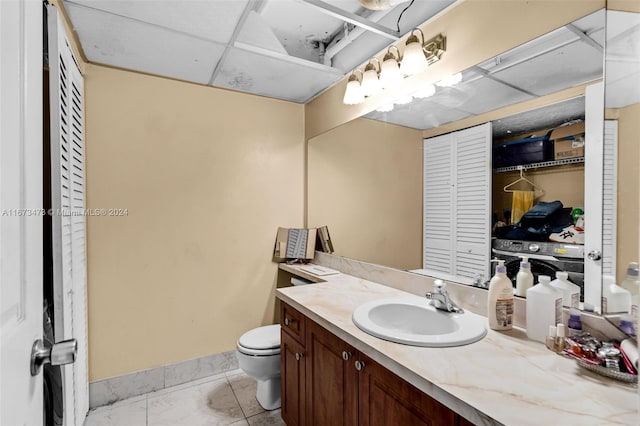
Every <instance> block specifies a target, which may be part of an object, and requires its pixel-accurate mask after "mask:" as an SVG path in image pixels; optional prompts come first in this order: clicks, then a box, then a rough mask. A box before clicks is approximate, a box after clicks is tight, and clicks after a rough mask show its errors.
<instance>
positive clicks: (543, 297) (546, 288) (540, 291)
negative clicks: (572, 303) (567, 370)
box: [527, 275, 562, 343]
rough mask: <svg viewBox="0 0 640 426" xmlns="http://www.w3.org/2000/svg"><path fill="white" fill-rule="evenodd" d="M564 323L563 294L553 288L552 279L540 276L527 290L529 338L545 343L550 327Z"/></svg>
mask: <svg viewBox="0 0 640 426" xmlns="http://www.w3.org/2000/svg"><path fill="white" fill-rule="evenodd" d="M561 322H562V292H561V291H559V290H558V289H556V288H555V287H552V286H551V277H550V276H548V275H540V276H539V277H538V284H536V285H534V286H533V287H531V288H530V289H529V290H527V337H529V339H532V340H537V341H538V342H541V343H545V341H546V337H547V331H548V330H549V326H550V325H556V324H558V323H561Z"/></svg>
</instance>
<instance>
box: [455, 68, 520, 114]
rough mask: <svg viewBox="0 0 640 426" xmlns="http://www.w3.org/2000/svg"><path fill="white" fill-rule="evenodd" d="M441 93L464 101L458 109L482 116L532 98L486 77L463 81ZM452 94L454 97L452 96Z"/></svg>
mask: <svg viewBox="0 0 640 426" xmlns="http://www.w3.org/2000/svg"><path fill="white" fill-rule="evenodd" d="M443 92H445V93H450V94H451V95H450V96H452V97H453V96H455V97H457V98H458V99H460V100H463V99H464V102H462V103H461V104H460V105H459V108H460V109H462V110H464V111H468V112H470V113H473V114H482V113H485V112H488V111H493V110H495V109H498V108H502V107H504V106H507V105H511V104H515V103H517V102H523V101H526V100H528V99H532V98H533V97H532V96H530V95H527V94H526V93H523V92H521V91H519V90H516V89H513V88H511V87H509V86H506V85H504V84H502V83H499V82H497V81H494V80H491V79H490V78H487V77H483V78H479V79H475V80H473V81H472V82H468V83H465V82H464V81H463V82H462V83H460V84H458V85H456V86H454V87H450V88H447V90H446V91H445V90H443ZM454 93H455V94H456V95H453V94H454ZM458 93H461V95H458Z"/></svg>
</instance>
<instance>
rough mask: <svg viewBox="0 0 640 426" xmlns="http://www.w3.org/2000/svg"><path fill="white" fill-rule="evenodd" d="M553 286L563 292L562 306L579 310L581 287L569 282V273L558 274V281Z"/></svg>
mask: <svg viewBox="0 0 640 426" xmlns="http://www.w3.org/2000/svg"><path fill="white" fill-rule="evenodd" d="M551 285H552V286H553V287H555V288H557V289H558V290H560V291H561V292H562V305H563V306H567V307H569V308H577V307H578V305H579V304H580V287H578V286H577V285H575V284H574V283H572V282H571V281H569V273H568V272H561V271H558V272H556V279H555V280H553V281H551Z"/></svg>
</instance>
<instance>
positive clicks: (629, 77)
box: [605, 11, 640, 108]
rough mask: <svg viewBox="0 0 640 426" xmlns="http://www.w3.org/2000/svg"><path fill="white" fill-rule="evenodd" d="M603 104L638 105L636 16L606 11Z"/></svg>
mask: <svg viewBox="0 0 640 426" xmlns="http://www.w3.org/2000/svg"><path fill="white" fill-rule="evenodd" d="M605 76H606V78H605V81H606V85H605V105H606V107H607V108H622V107H625V106H627V105H631V104H634V103H638V102H640V84H638V81H640V14H638V13H627V12H617V11H608V12H607V48H606V71H605Z"/></svg>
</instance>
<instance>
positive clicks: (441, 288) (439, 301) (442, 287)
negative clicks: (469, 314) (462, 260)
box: [425, 280, 464, 314]
mask: <svg viewBox="0 0 640 426" xmlns="http://www.w3.org/2000/svg"><path fill="white" fill-rule="evenodd" d="M446 287H447V285H446V284H445V282H444V281H442V280H436V281H435V282H434V283H433V289H434V290H435V291H434V292H433V293H432V292H428V293H427V294H425V297H426V298H427V299H429V300H431V304H432V305H433V306H435V308H436V309H440V310H441V311H447V312H455V313H457V314H462V313H464V310H463V309H462V308H461V307H459V306H458V305H456V304H455V303H454V302H453V300H451V298H450V297H449V293H448V292H447V289H446Z"/></svg>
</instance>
